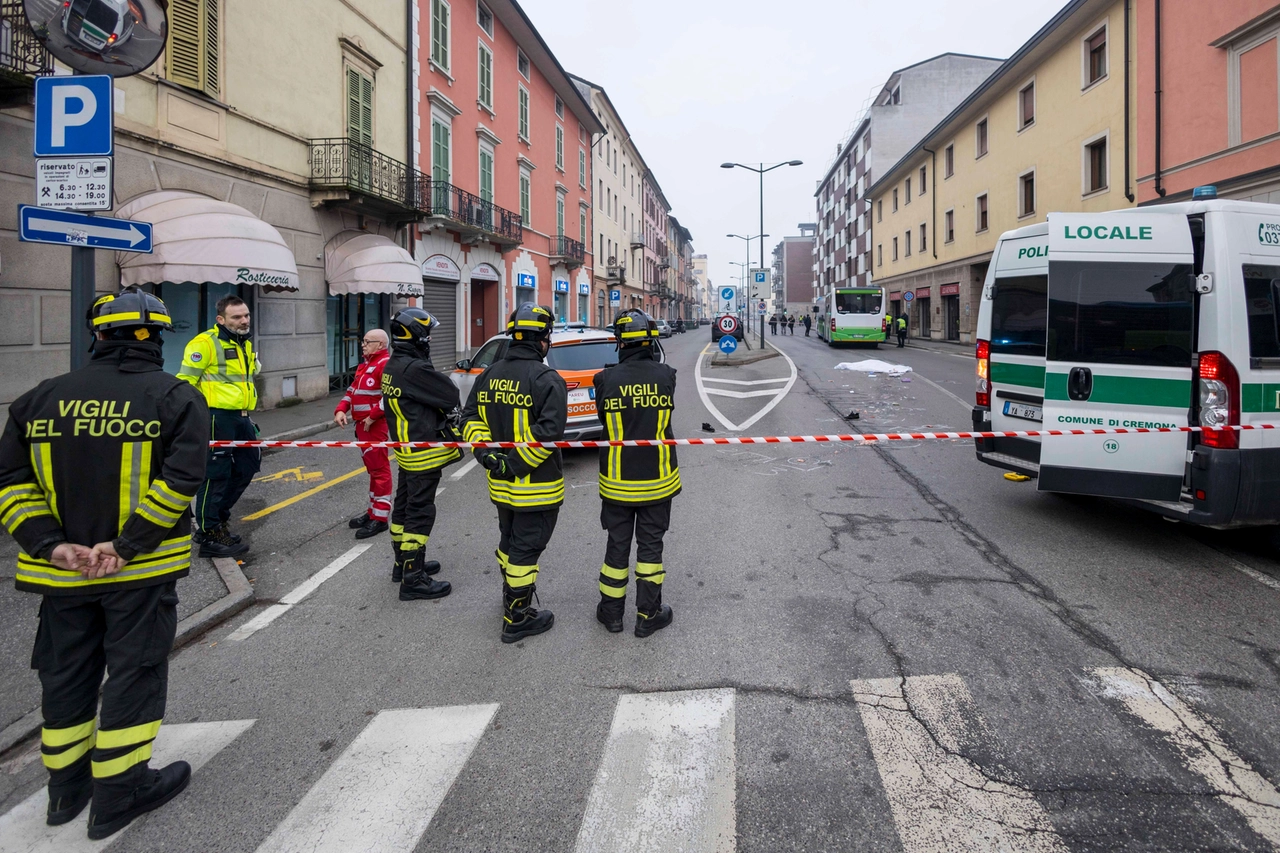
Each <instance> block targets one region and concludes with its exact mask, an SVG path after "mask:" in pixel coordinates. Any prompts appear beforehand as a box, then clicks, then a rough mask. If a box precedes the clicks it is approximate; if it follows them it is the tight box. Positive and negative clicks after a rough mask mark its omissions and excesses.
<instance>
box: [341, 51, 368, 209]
mask: <svg viewBox="0 0 1280 853" xmlns="http://www.w3.org/2000/svg"><path fill="white" fill-rule="evenodd" d="M347 139H348V140H350V141H351V143H352V144H351V148H350V150H349V152H348V158H349V164H348V168H349V172H350V176H351V181H352V182H353V183H354V184H355V185H356V186H360V187H369V186H371V184H372V182H373V81H372V80H370V79H369V78H368V77H365V76H364V75H363V74H361V73H360V72H359V71H357V70H355V69H354V68H348V69H347Z"/></svg>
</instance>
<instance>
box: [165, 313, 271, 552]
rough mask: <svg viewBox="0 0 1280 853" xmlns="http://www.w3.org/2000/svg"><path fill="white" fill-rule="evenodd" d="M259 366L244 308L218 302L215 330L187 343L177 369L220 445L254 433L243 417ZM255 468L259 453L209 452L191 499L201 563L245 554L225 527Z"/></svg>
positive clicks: (254, 399) (251, 402)
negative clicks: (198, 398)
mask: <svg viewBox="0 0 1280 853" xmlns="http://www.w3.org/2000/svg"><path fill="white" fill-rule="evenodd" d="M260 370H261V365H260V364H259V363H258V357H257V356H256V355H254V352H253V341H251V340H250V339H249V306H248V305H246V304H245V303H244V300H243V299H241V298H240V297H238V296H224V297H222V298H221V299H219V300H218V308H217V325H215V326H214V327H213V328H212V329H210V330H209V331H207V332H202V333H201V334H199V335H196V336H195V337H194V338H192V339H191V342H190V343H189V344H187V348H186V351H185V352H184V353H183V356H182V366H181V367H180V368H178V378H179V379H185V380H186V381H187V382H190V383H191V384H192V385H194V386H196V388H198V389H199V390H200V392H201V393H202V394H204V398H205V402H207V403H208V404H209V415H210V424H209V425H210V433H211V437H212V438H213V439H215V440H220V441H226V440H230V441H252V440H254V439H256V438H257V437H258V430H257V427H255V426H254V424H253V421H252V420H250V419H249V414H250V412H252V411H253V410H254V409H255V408H256V407H257V405H258V391H257V389H256V388H255V387H254V384H253V379H254V377H255V376H256V375H257V374H258V373H259V372H260ZM260 466H261V451H259V450H258V449H257V448H249V447H236V448H230V447H222V448H218V449H211V450H210V451H209V465H208V473H207V475H206V477H205V481H204V483H203V484H202V485H201V486H200V490H199V491H198V492H197V493H196V501H195V523H196V526H195V529H194V530H192V532H191V538H192V541H193V542H198V543H199V544H200V556H201V557H239V556H241V555H242V554H244V553H246V552H247V551H248V550H249V546H248V545H245V544H244V543H242V542H241V541H240V537H239V536H235V535H234V534H232V533H231V531H230V529H228V527H227V522H228V521H230V520H231V508H232V507H233V506H235V505H236V501H238V500H240V496H241V495H243V494H244V490H245V489H247V488H248V487H249V483H250V482H251V481H252V480H253V475H254V474H256V473H258V469H259V467H260Z"/></svg>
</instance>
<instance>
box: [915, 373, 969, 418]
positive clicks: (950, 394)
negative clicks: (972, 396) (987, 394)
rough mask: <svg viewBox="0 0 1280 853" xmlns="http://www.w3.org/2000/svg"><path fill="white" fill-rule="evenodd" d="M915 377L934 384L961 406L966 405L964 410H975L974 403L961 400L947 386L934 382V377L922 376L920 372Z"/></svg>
mask: <svg viewBox="0 0 1280 853" xmlns="http://www.w3.org/2000/svg"><path fill="white" fill-rule="evenodd" d="M912 372H913V373H915V371H912ZM915 377H916V379H919V380H920V381H921V382H924V383H926V384H928V385H932V386H933V387H934V388H937V389H938V390H939V391H941V392H942V393H943V394H946V395H947V396H948V397H950V398H951V399H952V400H955V401H956V402H957V403H959V404H960V405H961V406H963V407H964V410H965V411H966V412H971V411H973V405H972V404H970V403H966V402H965V401H964V400H961V399H960V398H959V397H957V396H956V395H955V394H952V393H951V392H950V391H948V390H947V389H946V388H943V387H942V386H941V385H939V384H938V383H937V382H934V381H933V380H932V379H930V378H929V377H927V376H921V375H920V374H919V373H915Z"/></svg>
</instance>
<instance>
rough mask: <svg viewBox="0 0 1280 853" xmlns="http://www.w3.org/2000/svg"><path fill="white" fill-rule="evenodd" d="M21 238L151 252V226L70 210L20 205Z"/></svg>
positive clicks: (19, 228)
mask: <svg viewBox="0 0 1280 853" xmlns="http://www.w3.org/2000/svg"><path fill="white" fill-rule="evenodd" d="M18 219H19V225H18V239H19V240H20V241H22V242H24V243H52V244H54V245H55V246H84V247H86V248H90V249H115V250H116V251H121V252H142V253H150V252H151V223H150V222H132V221H130V220H128V219H112V218H111V217H109V216H89V215H87V214H84V213H74V212H72V211H70V210H48V209H46V208H43V207H35V206H33V205H30V204H21V205H18Z"/></svg>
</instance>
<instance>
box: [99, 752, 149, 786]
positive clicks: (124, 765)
mask: <svg viewBox="0 0 1280 853" xmlns="http://www.w3.org/2000/svg"><path fill="white" fill-rule="evenodd" d="M150 758H151V744H150V743H146V744H143V745H142V746H140V747H138V748H137V749H135V750H132V751H130V752H127V753H125V754H124V755H122V756H120V757H119V758H112V759H109V760H107V761H95V762H93V778H95V779H105V778H107V777H109V776H119V775H120V774H121V773H123V772H124V771H126V770H128V769H129V768H130V767H133V766H134V765H135V764H141V763H142V762H144V761H148V760H150Z"/></svg>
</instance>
